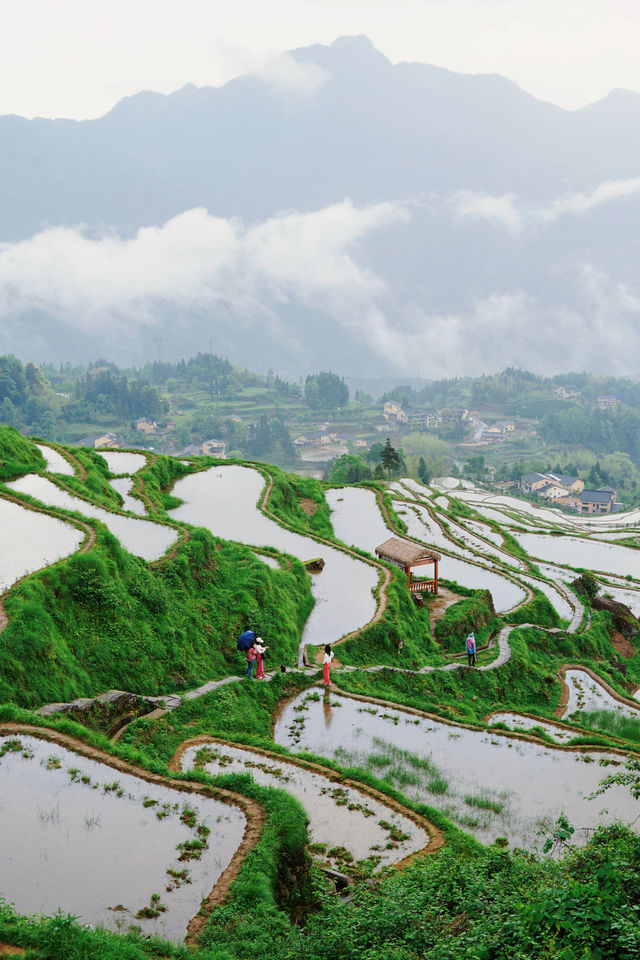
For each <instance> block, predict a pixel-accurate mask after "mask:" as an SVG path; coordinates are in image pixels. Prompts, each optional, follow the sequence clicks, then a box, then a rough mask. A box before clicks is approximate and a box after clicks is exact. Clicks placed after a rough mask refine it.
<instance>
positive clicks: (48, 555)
mask: <svg viewBox="0 0 640 960" xmlns="http://www.w3.org/2000/svg"><path fill="white" fill-rule="evenodd" d="M83 539H84V534H83V532H82V531H81V530H77V529H76V528H75V527H73V526H71V524H70V523H65V522H64V521H63V520H56V519H55V517H48V516H46V514H44V513H37V512H36V511H35V510H27V509H26V508H25V507H21V506H19V505H18V504H17V503H11V502H10V501H8V500H3V499H1V498H0V543H2V545H3V546H2V549H1V550H0V593H4V591H5V590H7V589H8V588H9V587H10V586H11V584H12V583H15V582H16V580H19V579H20V577H23V576H24V575H25V574H26V573H33V572H34V571H35V570H40V569H41V568H42V567H46V566H47V565H48V564H50V563H54V562H55V561H56V560H61V559H62V557H68V556H69V554H71V553H74V551H76V550H77V549H78V547H79V546H80V544H81V543H82V540H83Z"/></svg>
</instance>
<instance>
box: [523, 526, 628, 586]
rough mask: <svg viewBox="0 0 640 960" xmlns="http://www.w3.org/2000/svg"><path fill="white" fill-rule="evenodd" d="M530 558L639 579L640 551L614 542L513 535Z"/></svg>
mask: <svg viewBox="0 0 640 960" xmlns="http://www.w3.org/2000/svg"><path fill="white" fill-rule="evenodd" d="M513 536H514V537H515V539H516V540H517V541H518V543H519V544H520V546H522V547H523V548H524V549H525V550H526V551H527V553H528V554H529V555H530V556H531V557H539V558H540V559H541V560H547V561H551V562H552V563H565V564H567V566H569V567H573V568H574V569H575V568H577V567H582V568H585V569H587V570H603V571H607V572H609V573H614V574H618V575H619V576H623V577H624V576H626V575H627V574H631V576H632V577H634V578H635V579H636V580H638V579H640V550H632V549H631V548H630V547H621V546H619V545H617V544H614V543H598V542H597V541H595V540H584V539H580V538H578V537H552V536H549V535H548V534H539V533H516V532H514V533H513Z"/></svg>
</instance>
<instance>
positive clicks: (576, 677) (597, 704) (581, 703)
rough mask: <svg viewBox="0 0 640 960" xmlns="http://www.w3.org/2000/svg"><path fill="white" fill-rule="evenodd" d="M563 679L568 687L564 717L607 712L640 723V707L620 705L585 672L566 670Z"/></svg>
mask: <svg viewBox="0 0 640 960" xmlns="http://www.w3.org/2000/svg"><path fill="white" fill-rule="evenodd" d="M564 679H565V683H566V684H567V686H568V687H569V702H568V703H567V708H566V710H565V712H564V716H565V717H572V716H573V715H574V714H575V713H578V711H580V710H589V711H591V710H607V711H609V712H610V713H616V714H618V715H619V716H621V717H632V718H633V719H634V720H638V721H640V706H638V707H632V706H630V705H628V704H626V703H620V701H619V700H616V698H615V697H612V696H611V694H610V693H609V692H608V691H607V690H605V688H604V687H603V686H602V684H600V683H598V682H597V680H594V679H593V677H591V676H590V675H589V674H588V673H586V671H584V670H567V671H566V673H565V676H564Z"/></svg>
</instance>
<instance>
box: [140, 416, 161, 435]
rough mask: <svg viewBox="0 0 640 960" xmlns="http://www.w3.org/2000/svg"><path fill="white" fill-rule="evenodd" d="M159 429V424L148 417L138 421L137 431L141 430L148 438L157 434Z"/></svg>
mask: <svg viewBox="0 0 640 960" xmlns="http://www.w3.org/2000/svg"><path fill="white" fill-rule="evenodd" d="M157 429H158V424H157V423H156V421H155V420H149V418H148V417H141V419H140V420H136V430H141V431H142V433H144V434H146V435H147V436H149V435H150V434H154V433H156V431H157Z"/></svg>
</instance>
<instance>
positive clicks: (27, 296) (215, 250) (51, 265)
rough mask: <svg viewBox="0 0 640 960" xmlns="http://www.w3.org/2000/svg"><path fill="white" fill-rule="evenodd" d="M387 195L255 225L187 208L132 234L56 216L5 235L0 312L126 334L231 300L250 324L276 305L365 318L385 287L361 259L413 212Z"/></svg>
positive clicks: (349, 319) (0, 250) (348, 320)
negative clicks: (60, 221)
mask: <svg viewBox="0 0 640 960" xmlns="http://www.w3.org/2000/svg"><path fill="white" fill-rule="evenodd" d="M407 216H408V215H407V213H406V212H405V211H404V210H403V209H402V208H401V207H398V206H396V205H393V204H390V203H380V204H375V205H373V206H370V207H363V208H358V207H356V206H354V205H353V204H352V203H351V202H349V201H346V200H345V201H344V202H343V203H340V204H335V205H333V206H330V207H327V208H325V209H323V210H320V211H317V212H314V213H289V214H285V215H282V216H279V217H273V218H271V219H269V220H267V221H265V222H263V223H260V224H257V225H254V226H246V225H245V224H244V223H242V221H240V220H237V219H233V220H225V219H221V218H218V217H213V216H211V215H210V214H208V213H207V211H206V210H204V209H202V208H197V209H194V210H189V211H187V212H186V213H183V214H181V215H180V216H178V217H175V218H174V219H172V220H170V221H168V222H167V223H166V224H164V226H162V227H147V228H144V229H141V230H140V231H139V232H138V233H137V234H136V236H135V237H133V238H132V239H122V238H120V237H118V236H114V235H109V236H105V237H102V238H100V239H93V238H90V237H87V236H85V235H84V234H83V233H82V231H81V230H80V229H70V228H55V229H50V230H46V231H44V232H43V233H40V234H38V235H36V236H35V237H33V238H31V239H29V240H24V241H22V242H20V243H15V244H3V245H2V246H0V319H4V320H5V322H6V320H7V318H9V317H16V316H20V315H21V314H26V313H28V312H30V311H34V310H38V311H40V312H41V313H43V314H45V315H47V316H49V317H51V318H53V319H55V320H56V322H58V323H61V324H62V325H63V326H64V327H66V328H77V329H80V330H83V331H92V332H94V333H95V334H96V336H99V335H100V332H101V330H104V329H105V327H108V329H109V330H110V331H111V332H113V331H114V330H115V329H117V328H120V329H122V330H123V331H127V333H128V334H131V333H133V332H135V330H136V329H138V330H141V329H144V328H146V327H148V326H153V325H155V324H156V323H158V322H159V321H161V320H164V319H166V314H167V307H168V306H170V307H171V309H172V311H173V312H174V313H178V314H180V313H184V314H188V312H189V311H190V310H193V309H197V308H201V307H205V308H206V307H209V306H212V305H214V304H216V303H221V302H222V303H225V304H227V305H229V306H230V307H231V309H232V310H233V311H234V313H235V314H236V315H237V316H238V317H240V318H242V319H243V320H244V322H246V323H247V324H248V325H251V323H257V322H258V320H260V322H264V320H265V318H269V320H270V322H275V314H274V309H273V308H274V305H276V304H283V303H285V304H298V305H301V306H308V307H316V308H319V309H322V310H325V311H327V312H328V313H329V314H330V315H332V316H334V317H335V319H336V320H338V322H344V323H345V324H347V325H349V324H352V323H357V322H358V318H360V317H361V316H362V311H363V310H366V309H367V308H368V307H369V305H370V304H371V303H373V302H374V301H375V300H376V298H377V297H379V296H380V295H381V294H382V292H383V291H384V289H385V284H384V281H383V280H381V279H380V278H379V277H378V276H376V275H375V274H374V273H372V272H371V271H370V270H368V269H367V268H366V267H364V266H363V265H362V264H361V263H359V262H358V247H359V244H360V242H361V241H362V240H363V239H364V238H365V237H366V236H367V235H368V234H369V233H370V232H371V231H373V230H377V229H382V228H384V227H385V226H388V225H390V224H392V223H397V222H398V221H401V220H405V219H407Z"/></svg>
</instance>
